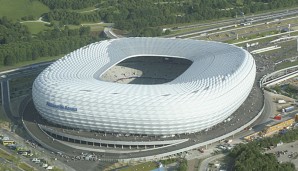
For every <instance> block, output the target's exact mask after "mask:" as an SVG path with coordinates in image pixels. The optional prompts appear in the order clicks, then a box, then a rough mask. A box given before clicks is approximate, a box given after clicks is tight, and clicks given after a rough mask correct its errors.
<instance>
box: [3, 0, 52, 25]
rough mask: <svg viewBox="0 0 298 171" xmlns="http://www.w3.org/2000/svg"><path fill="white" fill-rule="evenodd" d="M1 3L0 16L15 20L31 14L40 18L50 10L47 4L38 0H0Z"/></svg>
mask: <svg viewBox="0 0 298 171" xmlns="http://www.w3.org/2000/svg"><path fill="white" fill-rule="evenodd" d="M0 4H1V5H0V17H2V16H7V18H9V19H12V20H14V21H16V20H19V19H21V18H22V17H24V16H29V15H32V16H34V17H35V18H39V17H40V16H41V14H43V13H45V12H47V11H49V8H48V7H47V6H45V5H44V4H42V3H41V2H39V1H37V0H0Z"/></svg>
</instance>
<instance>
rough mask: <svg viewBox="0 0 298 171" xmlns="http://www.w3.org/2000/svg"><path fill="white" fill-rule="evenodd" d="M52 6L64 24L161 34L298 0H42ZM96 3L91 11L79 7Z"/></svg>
mask: <svg viewBox="0 0 298 171" xmlns="http://www.w3.org/2000/svg"><path fill="white" fill-rule="evenodd" d="M40 1H41V2H43V3H44V4H46V5H47V6H49V7H50V8H51V9H53V10H51V11H50V12H48V13H46V14H45V15H44V16H45V18H46V20H48V21H50V22H51V21H55V20H57V21H61V22H62V23H63V24H80V23H82V22H96V21H98V22H100V21H103V22H107V23H114V24H115V27H116V28H118V29H121V30H126V31H129V32H130V33H131V36H158V35H161V31H162V29H161V27H162V26H164V25H170V24H177V23H191V22H200V21H204V20H211V19H219V18H224V17H227V18H231V17H236V16H239V17H241V16H243V15H247V14H251V13H257V12H260V11H267V10H276V9H281V8H286V7H293V6H297V5H298V0H164V1H162V0H142V1H139V0H109V1H104V0H88V1H83V0H79V1H75V0H40ZM87 6H93V7H94V8H96V9H97V10H95V11H93V12H90V13H80V12H76V11H75V10H76V9H79V8H85V7H87Z"/></svg>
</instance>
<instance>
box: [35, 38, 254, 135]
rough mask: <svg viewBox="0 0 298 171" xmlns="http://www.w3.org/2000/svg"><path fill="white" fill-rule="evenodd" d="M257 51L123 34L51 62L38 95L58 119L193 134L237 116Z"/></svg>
mask: <svg viewBox="0 0 298 171" xmlns="http://www.w3.org/2000/svg"><path fill="white" fill-rule="evenodd" d="M255 75H256V65H255V61H254V59H253V57H252V56H251V55H250V54H249V53H248V52H247V51H245V50H243V49H241V48H239V47H236V46H234V45H229V44H224V43H218V42H209V41H199V40H188V39H166V38H121V39H112V40H105V41H101V42H97V43H93V44H90V45H88V46H85V47H82V48H80V49H78V50H76V51H74V52H72V53H70V54H68V55H66V56H64V57H63V58H61V59H59V60H58V61H56V62H54V63H53V64H52V65H50V66H49V67H48V68H46V69H45V70H44V71H43V72H42V73H41V74H40V75H39V76H38V77H37V78H36V80H35V82H34V84H33V88H32V98H33V102H34V105H35V107H36V109H37V111H38V112H39V114H40V115H41V116H42V117H43V118H44V119H46V120H47V121H49V122H50V123H54V124H57V125H63V126H66V127H70V128H76V129H83V130H95V131H101V132H107V133H121V134H122V133H123V134H141V135H165V136H170V135H175V134H183V133H193V132H199V131H202V130H208V128H210V127H212V126H214V125H216V124H218V123H221V122H223V121H225V120H226V119H228V118H229V116H230V115H232V114H233V112H235V111H236V110H237V109H238V108H239V107H240V105H241V104H242V103H243V102H244V101H245V99H246V98H247V97H248V95H249V93H250V91H251V89H252V87H253V84H254V81H255Z"/></svg>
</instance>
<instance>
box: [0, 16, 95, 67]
mask: <svg viewBox="0 0 298 171" xmlns="http://www.w3.org/2000/svg"><path fill="white" fill-rule="evenodd" d="M98 40H99V36H98V35H97V36H91V33H90V27H80V28H79V29H69V28H68V27H65V28H63V29H60V28H58V27H55V28H54V29H52V30H47V31H44V32H41V33H39V34H36V35H34V36H33V35H31V34H30V32H29V31H28V28H27V27H26V26H24V25H22V24H20V23H13V22H11V21H9V20H8V19H7V18H6V17H2V18H0V66H3V65H4V66H7V65H14V64H16V63H18V62H22V61H30V60H36V59H38V58H40V57H48V56H57V55H61V54H66V53H69V52H71V51H73V50H75V49H78V48H80V47H82V46H85V45H87V44H90V43H92V42H95V41H98Z"/></svg>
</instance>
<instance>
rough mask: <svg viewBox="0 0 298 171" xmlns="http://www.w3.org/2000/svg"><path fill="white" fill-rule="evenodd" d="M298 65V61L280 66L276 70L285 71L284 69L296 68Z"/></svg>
mask: <svg viewBox="0 0 298 171" xmlns="http://www.w3.org/2000/svg"><path fill="white" fill-rule="evenodd" d="M296 65H298V61H295V62H283V63H281V64H278V65H277V66H276V68H275V70H280V69H284V68H288V67H291V66H296Z"/></svg>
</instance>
